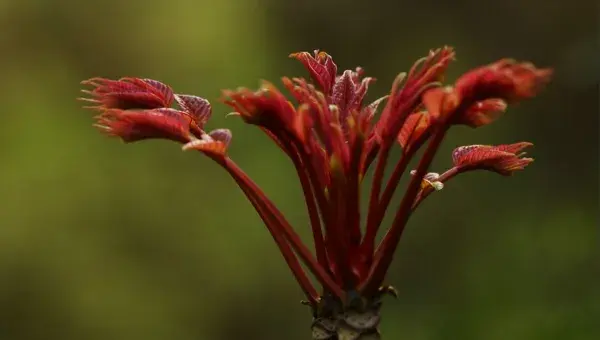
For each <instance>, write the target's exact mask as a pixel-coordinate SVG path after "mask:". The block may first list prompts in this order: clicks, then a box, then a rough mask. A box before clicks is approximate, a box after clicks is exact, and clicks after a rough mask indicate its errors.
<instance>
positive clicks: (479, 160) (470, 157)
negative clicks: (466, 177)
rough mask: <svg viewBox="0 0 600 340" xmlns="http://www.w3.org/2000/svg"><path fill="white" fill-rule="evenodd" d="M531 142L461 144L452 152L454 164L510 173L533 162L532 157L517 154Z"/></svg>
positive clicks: (504, 173)
mask: <svg viewBox="0 0 600 340" xmlns="http://www.w3.org/2000/svg"><path fill="white" fill-rule="evenodd" d="M531 145H533V144H531V143H528V142H520V143H515V144H506V145H497V146H492V145H468V146H461V147H458V148H456V149H455V150H454V152H453V153H452V161H453V162H454V165H455V166H457V167H460V168H462V169H463V171H465V170H475V169H483V170H490V171H494V172H497V173H499V174H501V175H505V176H508V175H511V174H512V173H513V172H514V171H517V170H522V169H524V168H525V166H527V165H529V164H530V163H531V162H533V159H532V158H522V156H523V155H524V153H520V154H517V152H520V151H521V150H523V149H524V148H526V147H529V146H531Z"/></svg>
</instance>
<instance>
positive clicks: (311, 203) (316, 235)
mask: <svg viewBox="0 0 600 340" xmlns="http://www.w3.org/2000/svg"><path fill="white" fill-rule="evenodd" d="M285 145H286V147H288V148H289V149H290V150H289V152H287V151H286V150H284V151H286V153H287V154H288V156H289V157H290V158H291V159H292V162H293V163H294V167H295V168H296V172H297V174H298V178H299V179H300V184H301V186H302V193H303V194H304V201H305V202H306V209H307V210H308V216H309V218H310V226H311V230H312V234H313V239H314V242H315V252H316V254H317V261H319V264H320V265H321V266H322V267H323V268H325V269H326V270H327V271H329V264H328V263H327V254H326V248H325V240H324V239H323V230H322V228H321V219H320V218H319V210H318V208H317V205H316V202H315V188H314V187H313V186H312V185H311V182H310V180H309V177H308V174H307V167H308V166H310V165H309V164H306V163H304V162H303V161H302V160H301V159H300V157H299V155H298V149H297V148H296V149H291V143H287V142H286V143H285ZM321 214H323V213H322V212H321Z"/></svg>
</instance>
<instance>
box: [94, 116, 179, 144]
mask: <svg viewBox="0 0 600 340" xmlns="http://www.w3.org/2000/svg"><path fill="white" fill-rule="evenodd" d="M96 118H97V123H96V124H95V126H96V127H98V128H99V129H101V130H103V131H104V132H106V133H108V134H109V135H112V136H116V137H120V138H121V139H122V140H123V141H125V142H126V143H132V142H137V141H141V140H145V139H156V138H158V139H169V140H173V141H177V142H180V143H186V142H188V141H189V140H190V134H189V124H190V118H189V117H188V116H187V115H186V114H185V113H184V112H181V111H177V110H174V109H170V108H161V109H154V110H121V109H108V110H106V111H104V112H103V113H102V114H101V115H99V116H98V117H96Z"/></svg>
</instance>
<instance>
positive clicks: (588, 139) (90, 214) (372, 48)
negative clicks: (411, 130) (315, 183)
mask: <svg viewBox="0 0 600 340" xmlns="http://www.w3.org/2000/svg"><path fill="white" fill-rule="evenodd" d="M598 30H599V28H598V5H597V3H596V1H594V0H579V1H560V0H547V1H542V0H532V1H522V0H505V1H489V2H482V1H476V0H456V1H449V2H441V1H434V0H421V1H393V0H388V1H359V0H354V1H349V0H337V1H326V0H321V1H318V0H295V1H285V0H279V1H277V0H218V1H217V0H212V1H211V0H196V1H192V0H172V1H159V0H147V1H138V0H135V1H134V0H131V1H119V0H103V1H75V0H54V1H52V0H37V1H36V0H22V1H17V0H0V32H1V33H0V52H1V53H0V103H1V105H2V106H1V111H2V112H1V114H0V339H1V340H29V339H31V340H35V339H61V340H84V339H85V340H107V339H111V340H112V339H114V340H121V339H128V340H131V339H145V340H167V339H176V340H192V339H222V340H230V339H291V340H295V339H298V340H300V339H307V338H308V337H309V328H308V327H309V323H310V314H309V311H308V309H307V308H306V307H304V306H301V305H300V304H299V303H298V301H299V300H300V299H301V298H302V294H301V291H300V290H299V289H298V287H297V285H296V282H295V281H294V279H293V278H292V276H291V275H290V274H289V270H288V269H287V267H286V266H285V264H284V261H283V260H282V258H281V256H280V255H279V253H278V251H277V248H276V247H275V245H274V244H273V242H272V240H271V238H270V236H269V235H268V232H267V231H266V229H265V228H264V227H263V226H262V224H261V222H260V220H259V218H258V217H257V215H256V214H255V213H254V211H253V210H252V208H251V206H250V204H248V202H247V201H246V200H245V199H244V197H243V195H242V194H241V193H240V192H239V190H238V189H237V187H236V186H235V184H234V183H233V182H232V181H231V180H230V178H229V177H228V176H227V174H225V173H224V172H223V171H221V170H220V169H219V168H218V167H217V166H216V165H214V164H213V163H212V162H211V161H210V160H208V159H206V158H202V157H201V156H199V155H198V154H195V153H183V152H181V151H180V149H179V147H178V146H177V145H175V144H172V143H168V142H163V141H150V142H144V143H140V144H133V145H128V146H125V145H124V144H122V143H120V142H118V141H117V140H112V139H108V138H106V137H104V136H102V135H101V134H99V133H97V131H95V130H94V129H93V128H92V127H91V123H92V120H91V116H92V113H91V112H88V111H84V110H82V109H81V108H80V106H81V104H80V103H78V102H76V101H75V98H76V97H78V96H79V89H80V85H79V82H80V81H81V80H82V79H86V78H89V77H92V76H104V77H119V76H123V75H131V76H143V77H150V78H156V79H159V80H162V81H164V82H167V83H168V84H170V85H172V86H173V87H174V89H175V90H176V91H177V92H179V93H192V94H198V95H202V96H205V97H207V98H209V99H210V100H212V101H213V102H214V103H215V104H214V118H213V120H212V122H211V126H212V127H223V126H227V127H229V128H231V129H232V130H233V131H234V140H233V144H232V148H231V155H232V158H234V159H235V160H236V161H237V162H238V163H239V164H240V165H241V166H242V167H243V168H244V169H245V170H246V171H247V172H248V173H249V174H250V175H251V176H252V177H253V178H255V180H256V181H257V182H258V183H259V184H260V185H261V186H262V187H263V188H264V190H265V191H266V192H267V193H268V194H269V195H270V196H271V197H272V199H273V200H274V201H276V202H277V203H278V204H279V205H280V207H281V209H282V210H283V211H284V212H285V213H286V214H287V216H288V217H289V219H290V220H291V222H293V224H294V225H295V226H296V227H297V229H298V230H299V231H300V233H301V234H302V235H303V236H304V237H305V238H306V240H307V241H308V242H310V238H309V237H310V236H309V232H308V230H309V227H308V220H307V216H306V213H305V211H304V208H303V201H302V197H301V193H300V189H299V186H298V184H297V181H296V178H295V176H294V173H293V171H292V167H291V165H290V164H289V162H288V160H287V159H285V158H284V157H283V156H282V154H281V152H280V151H279V150H278V149H277V148H276V147H275V146H274V145H272V144H271V142H270V141H269V140H268V139H267V138H266V137H265V136H263V135H262V134H261V133H260V132H259V131H257V130H256V129H255V128H253V127H249V126H244V125H243V124H242V123H241V121H239V120H237V119H231V118H228V119H225V118H224V116H225V114H226V113H228V112H229V110H228V108H227V107H225V106H224V105H221V104H219V103H217V101H216V99H217V98H218V96H219V95H220V89H222V88H235V87H237V86H240V85H243V86H249V87H256V86H258V80H259V79H261V78H263V79H271V80H273V81H277V79H278V78H279V77H280V76H282V75H291V76H298V75H301V76H307V74H306V73H305V72H304V70H303V69H302V67H301V66H300V64H299V63H297V62H295V61H293V60H290V59H288V58H287V55H288V54H289V53H290V52H295V51H301V50H309V51H310V50H313V49H315V48H321V49H324V50H326V51H328V52H329V53H331V54H332V55H333V56H334V58H335V60H336V61H337V64H338V65H339V66H340V68H342V69H344V68H354V67H355V66H357V65H361V66H363V67H364V68H365V69H366V71H367V73H368V74H369V75H372V76H375V77H377V78H378V83H377V84H376V86H374V87H373V88H372V91H371V92H370V93H371V96H370V98H376V96H380V95H383V94H385V93H386V92H387V91H388V89H389V86H390V84H391V82H392V80H393V78H394V77H395V76H396V74H397V73H399V72H400V71H405V70H407V69H408V68H409V67H410V66H411V64H412V62H413V61H414V60H416V59H417V58H419V57H421V56H423V55H425V54H426V53H427V51H428V50H429V49H430V48H435V47H439V46H442V45H445V44H448V45H452V46H454V47H455V48H456V49H457V52H458V56H457V57H458V58H457V61H456V62H455V63H454V64H453V66H452V67H451V68H450V71H449V76H448V79H450V80H452V79H455V78H456V77H457V76H458V75H460V74H461V72H464V71H466V70H468V69H469V68H471V67H474V66H478V65H481V64H485V63H488V62H491V61H494V60H496V59H499V58H502V57H505V56H508V57H514V58H517V59H525V60H531V61H533V62H535V63H536V64H538V65H540V66H552V67H554V68H556V75H555V79H554V81H553V82H552V84H551V85H550V86H549V87H548V88H547V89H546V91H544V92H543V94H542V95H540V96H539V97H538V98H535V99H534V100H531V101H527V102H525V103H522V104H520V105H518V106H515V107H511V108H509V111H508V113H507V114H506V115H505V116H504V117H503V118H502V119H501V120H499V121H498V122H497V123H495V124H493V125H490V126H487V127H484V128H481V129H477V130H472V129H468V128H460V127H458V128H456V129H454V131H453V132H452V133H451V135H450V137H449V138H448V139H447V140H446V142H445V144H444V147H443V149H442V150H441V152H440V154H439V156H438V158H437V160H436V164H435V166H434V169H435V170H443V169H444V168H446V167H447V166H448V165H449V164H450V152H451V150H452V149H453V148H454V147H456V146H458V145H462V144H474V143H485V144H487V143H490V144H495V143H509V142H516V141H521V140H528V141H532V142H534V143H535V145H536V146H535V148H534V149H532V150H531V154H532V155H533V156H534V157H536V162H535V163H534V164H533V165H532V166H531V167H530V168H528V169H527V171H524V172H522V173H518V174H517V175H516V176H514V177H513V178H502V177H500V176H496V175H494V174H491V173H481V174H471V175H466V176H464V177H459V178H458V179H456V180H454V181H453V182H451V183H450V184H449V185H447V187H446V189H444V190H443V191H442V192H441V193H439V194H435V195H433V196H432V197H431V198H430V199H429V200H428V201H427V202H426V204H424V205H423V206H422V209H420V211H419V212H418V213H417V214H415V216H414V218H413V219H412V220H411V222H410V224H409V228H408V229H407V231H406V233H405V235H404V237H403V239H402V242H401V245H400V248H399V251H398V253H397V255H396V259H395V262H394V265H393V269H392V270H391V272H390V274H389V281H390V282H391V283H393V284H394V285H395V286H396V288H397V289H398V290H399V291H400V297H399V299H398V300H396V301H394V300H392V299H390V300H389V301H387V302H386V303H385V305H384V311H383V313H384V319H383V321H382V325H381V328H382V331H383V333H384V335H385V336H386V339H411V340H425V339H464V340H469V339H484V340H487V339H489V340H496V339H498V340H500V339H514V340H517V339H523V340H529V339H544V340H546V339H576V340H584V339H586V340H587V339H597V338H600V337H599V336H600V331H599V329H598V328H599V327H598V324H597V322H598V320H600V313H599V312H600V291H599V289H598V287H599V280H598V278H599V274H600V273H599V266H598V257H597V255H598V254H597V250H598V238H597V225H598V218H597V215H598V214H597V209H598V125H599V124H598V102H599V100H598V93H599V88H598V83H599V74H600V55H599V53H598V43H599V37H598ZM396 202H397V199H396Z"/></svg>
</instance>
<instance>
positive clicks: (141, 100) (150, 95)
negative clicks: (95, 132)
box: [80, 78, 173, 110]
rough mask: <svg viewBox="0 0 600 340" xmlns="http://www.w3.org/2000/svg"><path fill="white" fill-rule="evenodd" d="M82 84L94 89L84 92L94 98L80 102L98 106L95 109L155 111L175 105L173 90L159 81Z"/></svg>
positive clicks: (102, 80)
mask: <svg viewBox="0 0 600 340" xmlns="http://www.w3.org/2000/svg"><path fill="white" fill-rule="evenodd" d="M82 84H83V85H91V86H93V87H94V88H93V89H92V90H91V91H90V90H82V92H84V93H86V94H89V95H90V96H91V97H92V98H80V100H84V101H88V102H92V103H95V104H98V106H95V107H93V108H99V109H122V110H127V109H155V108H161V107H169V106H171V104H172V103H173V92H172V91H171V88H170V87H168V86H167V85H165V84H163V83H161V82H159V81H157V80H152V79H140V78H122V79H119V80H110V79H104V78H92V79H89V80H86V81H83V82H82Z"/></svg>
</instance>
